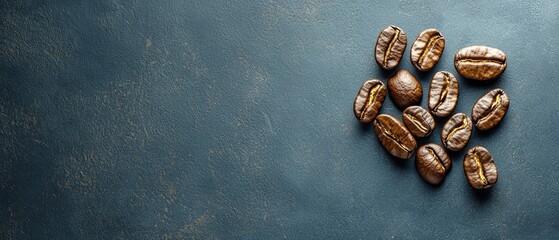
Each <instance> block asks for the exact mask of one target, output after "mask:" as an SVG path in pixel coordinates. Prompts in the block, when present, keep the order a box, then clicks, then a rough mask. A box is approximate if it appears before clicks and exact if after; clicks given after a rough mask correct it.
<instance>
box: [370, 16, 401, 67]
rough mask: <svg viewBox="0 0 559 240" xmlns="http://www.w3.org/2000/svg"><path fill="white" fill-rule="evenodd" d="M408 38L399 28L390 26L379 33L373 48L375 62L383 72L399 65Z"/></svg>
mask: <svg viewBox="0 0 559 240" xmlns="http://www.w3.org/2000/svg"><path fill="white" fill-rule="evenodd" d="M407 42H408V38H407V37H406V33H405V32H404V30H402V29H401V28H399V27H397V26H394V25H390V26H388V27H386V28H385V29H384V30H382V31H381V32H380V34H379V35H378V38H377V44H376V46H375V60H376V61H377V64H378V65H379V66H380V67H381V68H382V69H385V70H391V69H394V68H395V67H396V66H398V64H399V63H400V60H401V59H402V55H404V50H406V45H407Z"/></svg>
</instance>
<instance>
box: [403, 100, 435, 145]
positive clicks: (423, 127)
mask: <svg viewBox="0 0 559 240" xmlns="http://www.w3.org/2000/svg"><path fill="white" fill-rule="evenodd" d="M402 122H404V125H406V127H407V128H408V130H409V131H410V132H411V133H412V134H413V135H414V136H416V137H427V136H429V135H431V133H432V132H433V130H434V129H435V119H433V116H431V114H430V113H429V112H428V111H427V110H425V109H424V108H422V107H420V106H409V107H408V108H406V110H404V112H403V113H402Z"/></svg>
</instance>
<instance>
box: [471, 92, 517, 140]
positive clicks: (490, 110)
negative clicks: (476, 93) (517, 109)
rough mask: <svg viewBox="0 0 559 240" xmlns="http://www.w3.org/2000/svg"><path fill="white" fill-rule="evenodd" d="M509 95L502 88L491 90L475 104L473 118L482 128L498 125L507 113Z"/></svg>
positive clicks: (479, 127)
mask: <svg viewBox="0 0 559 240" xmlns="http://www.w3.org/2000/svg"><path fill="white" fill-rule="evenodd" d="M509 104H510V101H509V97H508V96H507V94H506V93H505V91H503V90H502V89H500V88H497V89H494V90H491V91H489V92H488V93H487V94H485V95H484V96H483V97H481V98H480V99H479V100H477V102H476V103H475V104H474V107H473V109H472V120H473V121H474V124H475V125H476V127H477V128H478V129H480V130H488V129H491V128H493V127H495V126H497V125H498V124H499V123H500V122H501V120H503V118H504V117H505V115H506V114H507V110H508V109H509Z"/></svg>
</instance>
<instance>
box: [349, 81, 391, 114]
mask: <svg viewBox="0 0 559 240" xmlns="http://www.w3.org/2000/svg"><path fill="white" fill-rule="evenodd" d="M385 97H386V86H385V85H384V83H382V81H380V80H377V79H371V80H367V81H365V83H363V85H362V86H361V88H360V89H359V92H358V93H357V96H356V97H355V101H353V113H354V114H355V117H356V118H357V119H359V121H361V122H362V123H370V122H372V121H373V120H374V119H375V117H376V116H377V114H378V113H379V110H380V108H381V107H382V103H383V102H384V98H385Z"/></svg>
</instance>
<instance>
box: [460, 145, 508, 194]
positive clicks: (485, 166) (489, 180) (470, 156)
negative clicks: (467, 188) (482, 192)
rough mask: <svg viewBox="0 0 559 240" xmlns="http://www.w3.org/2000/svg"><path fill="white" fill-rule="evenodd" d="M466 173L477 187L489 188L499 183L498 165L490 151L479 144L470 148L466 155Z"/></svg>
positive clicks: (470, 181) (469, 180) (474, 186)
mask: <svg viewBox="0 0 559 240" xmlns="http://www.w3.org/2000/svg"><path fill="white" fill-rule="evenodd" d="M464 173H466V178H467V179H468V182H469V183H470V185H471V186H472V187H473V188H475V189H487V188H490V187H491V186H493V185H495V183H497V178H498V176H499V174H497V166H496V165H495V161H494V160H493V157H492V156H491V154H489V151H487V149H485V148H484V147H481V146H477V147H473V148H472V149H470V150H468V153H466V156H465V157H464Z"/></svg>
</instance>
